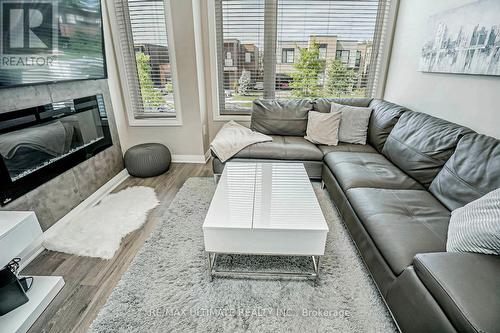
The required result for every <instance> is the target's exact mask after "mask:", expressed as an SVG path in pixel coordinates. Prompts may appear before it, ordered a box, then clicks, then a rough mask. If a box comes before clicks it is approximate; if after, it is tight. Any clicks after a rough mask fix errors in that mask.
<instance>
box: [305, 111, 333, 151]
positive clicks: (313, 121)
mask: <svg viewBox="0 0 500 333" xmlns="http://www.w3.org/2000/svg"><path fill="white" fill-rule="evenodd" d="M341 116H342V114H341V113H340V112H332V113H322V112H316V111H309V114H308V116H307V117H308V119H307V131H306V136H305V137H304V138H305V139H306V140H308V141H310V142H312V143H314V144H320V145H328V146H336V145H337V144H338V143H339V125H340V117H341Z"/></svg>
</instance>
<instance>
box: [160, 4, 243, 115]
mask: <svg viewBox="0 0 500 333" xmlns="http://www.w3.org/2000/svg"><path fill="white" fill-rule="evenodd" d="M167 1H170V0H167ZM207 5H208V39H209V43H208V46H209V53H210V78H211V82H210V85H211V88H212V89H211V91H212V96H211V99H212V110H213V111H212V118H213V120H214V121H224V122H225V121H229V120H238V121H250V117H251V114H252V112H251V111H249V112H245V113H242V114H241V115H240V114H238V115H236V114H221V110H220V107H219V75H218V73H219V63H218V61H217V22H216V18H215V14H216V13H215V0H208V3H207Z"/></svg>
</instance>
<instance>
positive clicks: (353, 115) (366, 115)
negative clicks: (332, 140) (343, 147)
mask: <svg viewBox="0 0 500 333" xmlns="http://www.w3.org/2000/svg"><path fill="white" fill-rule="evenodd" d="M330 112H342V118H341V120H340V127H339V141H341V142H347V143H356V144H360V145H365V144H366V136H367V135H368V123H369V121H370V115H371V113H372V109H371V108H362V107H357V106H350V105H342V104H337V103H332V106H331V109H330Z"/></svg>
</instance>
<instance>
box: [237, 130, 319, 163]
mask: <svg viewBox="0 0 500 333" xmlns="http://www.w3.org/2000/svg"><path fill="white" fill-rule="evenodd" d="M272 138H273V141H269V142H260V143H255V144H253V145H250V146H248V147H246V148H244V149H242V150H241V151H240V152H239V153H237V154H236V155H234V156H233V158H256V159H274V160H301V161H321V160H322V159H323V153H322V152H321V150H320V149H319V148H318V147H317V146H316V145H314V144H312V143H311V142H309V141H307V140H306V139H304V138H303V137H300V136H280V135H272Z"/></svg>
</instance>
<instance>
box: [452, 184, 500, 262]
mask: <svg viewBox="0 0 500 333" xmlns="http://www.w3.org/2000/svg"><path fill="white" fill-rule="evenodd" d="M446 251H448V252H477V253H484V254H496V255H500V189H497V190H495V191H493V192H490V193H488V194H486V195H485V196H483V197H481V198H479V199H477V200H475V201H472V202H470V203H468V204H467V205H465V206H463V207H460V208H457V209H455V210H454V211H453V212H452V213H451V219H450V225H449V226H448V240H447V242H446Z"/></svg>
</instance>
